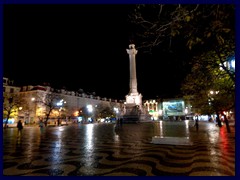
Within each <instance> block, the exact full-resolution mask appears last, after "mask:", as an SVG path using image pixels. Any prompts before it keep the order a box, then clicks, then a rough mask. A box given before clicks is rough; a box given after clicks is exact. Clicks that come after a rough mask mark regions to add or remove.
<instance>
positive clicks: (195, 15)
mask: <svg viewBox="0 0 240 180" xmlns="http://www.w3.org/2000/svg"><path fill="white" fill-rule="evenodd" d="M234 10H235V9H234V5H232V4H201V5H199V4H190V5H187V4H183V5H182V4H172V5H169V4H167V5H164V4H154V5H149V4H140V5H136V8H135V10H134V11H133V13H132V14H130V15H129V20H130V22H132V23H133V24H134V25H136V29H137V30H136V36H137V37H138V39H139V43H140V44H141V45H140V46H139V48H145V49H148V50H151V49H152V48H154V47H158V46H159V45H160V44H162V43H165V45H166V44H168V46H169V47H171V46H172V44H173V43H172V42H173V41H174V40H175V39H176V40H179V39H177V37H181V38H182V39H184V40H185V41H183V42H185V45H186V46H188V48H189V49H192V48H193V46H196V45H204V46H207V47H208V49H209V48H216V45H217V46H218V45H222V44H223V43H224V40H225V39H229V38H230V39H232V40H234V29H235V28H234V25H235V23H234V20H235V11H234ZM233 42H234V41H233ZM210 46H211V47H210Z"/></svg>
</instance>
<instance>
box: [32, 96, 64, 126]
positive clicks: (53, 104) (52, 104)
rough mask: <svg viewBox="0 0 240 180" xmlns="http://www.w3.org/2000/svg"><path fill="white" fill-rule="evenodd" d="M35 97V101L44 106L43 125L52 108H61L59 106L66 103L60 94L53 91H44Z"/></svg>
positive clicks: (46, 121) (61, 106)
mask: <svg viewBox="0 0 240 180" xmlns="http://www.w3.org/2000/svg"><path fill="white" fill-rule="evenodd" d="M35 99H36V100H35V103H39V104H41V105H42V106H43V107H44V108H45V111H44V112H45V121H44V123H45V125H47V123H48V120H49V118H50V116H51V115H52V112H53V110H57V111H59V110H61V108H63V106H64V103H66V102H65V101H64V100H63V97H62V96H61V95H59V94H57V93H53V92H45V93H44V94H42V95H41V96H40V95H39V96H38V97H36V98H35Z"/></svg>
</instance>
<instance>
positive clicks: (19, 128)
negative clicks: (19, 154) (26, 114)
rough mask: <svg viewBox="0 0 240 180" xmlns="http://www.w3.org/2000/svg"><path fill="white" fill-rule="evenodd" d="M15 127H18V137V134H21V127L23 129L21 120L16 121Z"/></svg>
mask: <svg viewBox="0 0 240 180" xmlns="http://www.w3.org/2000/svg"><path fill="white" fill-rule="evenodd" d="M17 128H18V137H20V136H22V129H23V125H22V121H21V120H19V121H18V123H17Z"/></svg>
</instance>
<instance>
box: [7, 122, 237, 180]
mask: <svg viewBox="0 0 240 180" xmlns="http://www.w3.org/2000/svg"><path fill="white" fill-rule="evenodd" d="M193 124H194V122H193V121H181V122H170V121H168V122H166V121H160V122H149V123H140V124H123V125H122V127H118V128H116V125H115V124H110V123H109V124H101V123H100V124H72V125H68V126H60V127H47V128H43V129H40V128H39V127H24V129H23V133H22V136H21V137H17V128H8V129H4V130H3V175H4V176H235V127H233V126H231V132H230V133H227V129H226V127H225V126H223V127H221V128H219V127H217V126H216V125H215V124H214V123H212V122H199V130H198V131H197V130H196V128H195V127H194V126H193ZM155 136H158V137H171V138H173V139H174V137H176V139H177V138H181V137H182V138H189V141H191V144H189V145H181V144H179V145H178V144H176V142H175V143H174V144H153V143H151V142H152V137H155Z"/></svg>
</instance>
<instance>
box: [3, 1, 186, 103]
mask: <svg viewBox="0 0 240 180" xmlns="http://www.w3.org/2000/svg"><path fill="white" fill-rule="evenodd" d="M133 6H134V5H123V4H122V5H116V4H115V5H107V4H106V5H103V4H101V5H96V4H93V5H83V4H78V5H76V4H75V5H5V6H4V60H3V64H4V68H3V76H4V77H8V78H10V79H12V80H14V82H15V84H16V85H37V84H39V85H41V84H42V83H43V82H46V83H50V85H51V86H53V87H56V88H62V87H65V88H66V89H68V90H73V91H77V90H78V89H83V90H84V91H85V92H95V93H96V95H98V96H100V97H107V98H112V99H125V95H127V94H128V92H129V56H128V54H127V52H126V49H127V48H128V45H129V40H130V39H132V38H133V39H134V41H135V46H136V49H138V44H137V38H136V36H135V35H134V34H135V32H136V31H137V30H136V29H135V28H134V26H133V25H131V24H130V23H129V22H128V21H127V16H128V13H129V12H131V10H132V9H133ZM174 47H175V50H174V51H172V50H169V49H168V45H164V44H163V45H162V46H161V47H160V50H158V51H156V52H153V53H152V54H148V53H143V51H141V49H138V54H137V56H136V66H137V82H138V92H139V93H141V94H142V95H143V99H151V98H152V99H153V98H156V97H159V98H171V97H172V98H174V97H175V96H176V95H178V93H179V92H180V85H181V82H182V80H183V78H184V76H185V74H186V72H187V71H188V69H182V68H181V67H182V64H183V63H185V64H187V62H188V59H190V57H189V56H190V55H189V54H187V53H186V49H185V48H186V47H185V46H183V44H181V43H179V44H178V43H177V42H176V44H175V46H174ZM173 52H174V53H173Z"/></svg>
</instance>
